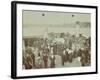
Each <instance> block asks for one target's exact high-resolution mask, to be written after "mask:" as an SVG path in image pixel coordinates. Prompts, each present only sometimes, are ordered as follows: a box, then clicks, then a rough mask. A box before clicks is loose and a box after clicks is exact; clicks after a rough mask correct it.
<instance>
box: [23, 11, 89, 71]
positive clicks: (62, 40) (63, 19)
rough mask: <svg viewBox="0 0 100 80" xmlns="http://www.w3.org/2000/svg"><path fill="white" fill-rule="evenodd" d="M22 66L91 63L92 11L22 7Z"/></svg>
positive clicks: (51, 66) (36, 66) (78, 65)
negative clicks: (46, 9) (55, 10)
mask: <svg viewBox="0 0 100 80" xmlns="http://www.w3.org/2000/svg"><path fill="white" fill-rule="evenodd" d="M22 17H23V18H22V20H23V24H22V29H23V31H22V35H23V36H22V38H23V39H22V40H23V48H22V49H23V50H22V51H23V54H22V55H23V56H22V57H23V65H22V67H23V69H42V68H63V67H66V68H67V67H84V66H91V14H89V13H75V12H50V11H34V10H23V12H22Z"/></svg>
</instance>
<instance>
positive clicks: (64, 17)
mask: <svg viewBox="0 0 100 80" xmlns="http://www.w3.org/2000/svg"><path fill="white" fill-rule="evenodd" d="M90 17H91V15H90V14H88V13H87V14H86V13H71V12H47V11H29V10H23V26H44V25H63V24H72V23H76V21H80V22H90V20H91V19H90Z"/></svg>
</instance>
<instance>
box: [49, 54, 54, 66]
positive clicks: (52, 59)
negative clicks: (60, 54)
mask: <svg viewBox="0 0 100 80" xmlns="http://www.w3.org/2000/svg"><path fill="white" fill-rule="evenodd" d="M54 67H55V55H53V54H52V55H50V68H54Z"/></svg>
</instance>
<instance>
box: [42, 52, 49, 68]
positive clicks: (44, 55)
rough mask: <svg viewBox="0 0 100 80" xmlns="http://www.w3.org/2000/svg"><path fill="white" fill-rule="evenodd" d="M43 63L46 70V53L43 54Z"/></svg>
mask: <svg viewBox="0 0 100 80" xmlns="http://www.w3.org/2000/svg"><path fill="white" fill-rule="evenodd" d="M43 61H44V68H48V55H47V53H45V52H44V53H43Z"/></svg>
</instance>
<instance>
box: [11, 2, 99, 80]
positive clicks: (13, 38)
mask: <svg viewBox="0 0 100 80" xmlns="http://www.w3.org/2000/svg"><path fill="white" fill-rule="evenodd" d="M17 4H27V5H47V6H59V7H78V8H91V9H95V10H96V15H95V16H96V19H95V20H96V21H95V23H96V25H95V28H96V29H95V30H96V31H95V32H96V38H95V41H96V47H95V50H96V52H95V54H96V64H95V66H96V70H95V71H94V72H84V73H68V74H67V73H64V74H50V75H36V76H34V75H32V76H21V77H18V76H17V45H18V44H17ZM97 73H98V7H97V6H88V5H73V4H58V3H42V2H26V1H12V2H11V78H13V79H22V78H39V77H54V76H68V75H70V76H71V75H85V74H97Z"/></svg>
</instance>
